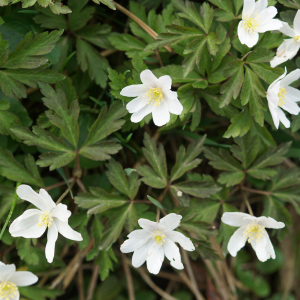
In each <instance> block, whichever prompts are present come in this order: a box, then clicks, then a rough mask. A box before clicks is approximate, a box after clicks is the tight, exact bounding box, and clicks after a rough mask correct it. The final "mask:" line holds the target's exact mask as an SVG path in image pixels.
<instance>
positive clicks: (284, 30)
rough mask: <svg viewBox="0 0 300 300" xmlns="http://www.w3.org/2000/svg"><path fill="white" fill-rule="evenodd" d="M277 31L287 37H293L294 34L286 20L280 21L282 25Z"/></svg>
mask: <svg viewBox="0 0 300 300" xmlns="http://www.w3.org/2000/svg"><path fill="white" fill-rule="evenodd" d="M279 31H280V32H282V33H284V34H285V35H287V36H289V37H294V35H295V30H294V29H293V28H291V27H290V25H289V24H288V23H286V22H282V27H281V28H280V29H279Z"/></svg>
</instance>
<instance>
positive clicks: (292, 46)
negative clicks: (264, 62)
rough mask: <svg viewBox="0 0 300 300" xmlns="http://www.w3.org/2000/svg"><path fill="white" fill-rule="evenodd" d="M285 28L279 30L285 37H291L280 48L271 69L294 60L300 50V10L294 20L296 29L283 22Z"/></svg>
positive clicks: (271, 62) (272, 61)
mask: <svg viewBox="0 0 300 300" xmlns="http://www.w3.org/2000/svg"><path fill="white" fill-rule="evenodd" d="M282 24H283V26H282V27H281V28H280V29H279V31H281V32H282V33H284V34H285V35H287V36H289V37H291V39H286V40H284V42H283V43H282V44H281V45H280V46H279V47H278V49H277V52H276V56H275V57H274V58H273V59H272V60H271V61H270V64H271V67H272V68H274V67H276V66H278V65H280V64H282V63H283V62H285V61H287V60H289V59H292V58H293V57H294V56H295V55H296V54H297V53H298V51H299V48H300V10H298V11H297V14H296V16H295V19H294V28H291V27H290V26H289V24H288V23H286V22H282Z"/></svg>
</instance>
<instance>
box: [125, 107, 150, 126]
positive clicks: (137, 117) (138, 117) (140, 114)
mask: <svg viewBox="0 0 300 300" xmlns="http://www.w3.org/2000/svg"><path fill="white" fill-rule="evenodd" d="M153 107H154V106H153V105H150V104H149V105H146V106H144V107H143V108H142V109H140V110H139V111H137V112H135V113H134V114H133V115H131V118H130V120H131V122H133V123H139V122H141V121H142V120H143V119H144V118H145V117H146V116H147V115H149V114H150V113H151V112H152V110H153Z"/></svg>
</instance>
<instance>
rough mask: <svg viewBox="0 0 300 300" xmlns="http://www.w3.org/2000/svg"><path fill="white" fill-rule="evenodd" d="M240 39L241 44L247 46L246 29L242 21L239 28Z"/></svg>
mask: <svg viewBox="0 0 300 300" xmlns="http://www.w3.org/2000/svg"><path fill="white" fill-rule="evenodd" d="M238 37H239V40H240V42H241V44H243V45H244V44H245V41H246V28H245V27H244V26H243V21H240V23H239V26H238Z"/></svg>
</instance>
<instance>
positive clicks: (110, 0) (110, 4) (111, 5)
mask: <svg viewBox="0 0 300 300" xmlns="http://www.w3.org/2000/svg"><path fill="white" fill-rule="evenodd" d="M93 2H95V3H97V4H100V3H103V4H104V5H107V6H108V7H109V8H110V9H113V10H116V6H115V4H114V2H113V0H93Z"/></svg>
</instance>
